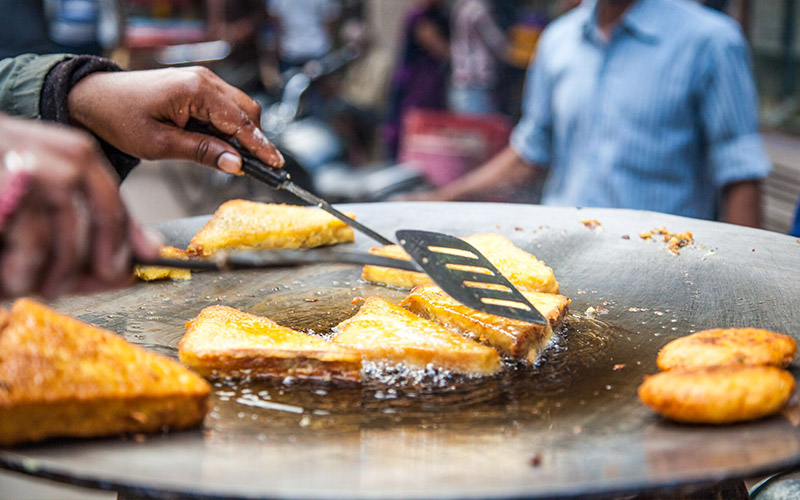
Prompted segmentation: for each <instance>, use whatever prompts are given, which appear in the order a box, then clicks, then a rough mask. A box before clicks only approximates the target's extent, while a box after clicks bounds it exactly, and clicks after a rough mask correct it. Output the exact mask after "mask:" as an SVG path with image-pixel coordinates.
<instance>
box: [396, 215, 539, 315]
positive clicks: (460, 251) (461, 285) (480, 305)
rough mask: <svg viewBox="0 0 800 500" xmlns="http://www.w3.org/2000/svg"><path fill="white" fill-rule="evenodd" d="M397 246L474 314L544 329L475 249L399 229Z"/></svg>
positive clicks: (437, 235)
mask: <svg viewBox="0 0 800 500" xmlns="http://www.w3.org/2000/svg"><path fill="white" fill-rule="evenodd" d="M395 235H396V236H397V240H398V241H399V242H400V246H402V247H403V249H404V250H405V251H406V252H407V253H408V254H409V256H411V258H412V259H413V260H414V262H416V263H417V265H419V266H420V267H421V268H422V269H423V270H424V271H425V273H426V274H427V275H428V276H429V277H430V278H431V279H432V280H433V282H434V283H436V284H437V285H439V287H441V289H442V290H444V291H445V292H446V293H447V294H448V295H450V296H451V297H452V298H453V299H455V300H457V301H458V302H460V303H462V304H464V305H465V306H467V307H471V308H472V309H476V310H478V311H482V312H486V313H489V314H495V315H497V316H503V317H505V318H511V319H518V320H520V321H526V322H528V323H534V324H537V325H541V326H545V325H547V324H548V321H547V320H546V319H545V318H544V316H542V314H541V313H540V312H539V311H537V310H536V308H535V307H533V305H531V303H530V302H528V299H526V298H525V297H524V296H523V295H522V293H520V291H519V290H517V289H516V288H514V285H512V284H511V282H509V281H508V279H506V278H505V277H504V276H503V275H502V274H500V271H498V270H497V268H496V267H495V266H494V265H493V264H492V263H491V262H489V260H488V259H487V258H486V257H484V256H483V255H482V254H481V253H480V252H479V251H478V250H476V249H475V247H473V246H472V245H470V244H469V243H467V242H466V241H464V240H461V239H459V238H456V237H455V236H450V235H447V234H443V233H434V232H431V231H416V230H410V229H403V230H400V231H397V232H396V233H395Z"/></svg>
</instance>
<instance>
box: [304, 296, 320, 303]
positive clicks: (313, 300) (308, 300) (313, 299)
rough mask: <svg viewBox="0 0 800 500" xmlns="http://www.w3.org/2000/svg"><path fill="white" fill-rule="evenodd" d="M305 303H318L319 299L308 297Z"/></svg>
mask: <svg viewBox="0 0 800 500" xmlns="http://www.w3.org/2000/svg"><path fill="white" fill-rule="evenodd" d="M305 301H306V302H319V299H318V298H315V297H310V298H308V299H305Z"/></svg>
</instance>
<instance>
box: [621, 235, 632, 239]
mask: <svg viewBox="0 0 800 500" xmlns="http://www.w3.org/2000/svg"><path fill="white" fill-rule="evenodd" d="M622 239H623V240H629V239H631V235H629V234H623V235H622Z"/></svg>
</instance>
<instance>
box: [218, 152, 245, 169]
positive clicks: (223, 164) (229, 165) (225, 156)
mask: <svg viewBox="0 0 800 500" xmlns="http://www.w3.org/2000/svg"><path fill="white" fill-rule="evenodd" d="M217 167H219V169H220V170H222V171H223V172H227V173H229V174H235V173H237V172H238V171H239V170H241V168H242V159H241V158H239V157H238V156H236V155H235V154H233V153H222V154H221V155H220V157H219V159H218V160H217Z"/></svg>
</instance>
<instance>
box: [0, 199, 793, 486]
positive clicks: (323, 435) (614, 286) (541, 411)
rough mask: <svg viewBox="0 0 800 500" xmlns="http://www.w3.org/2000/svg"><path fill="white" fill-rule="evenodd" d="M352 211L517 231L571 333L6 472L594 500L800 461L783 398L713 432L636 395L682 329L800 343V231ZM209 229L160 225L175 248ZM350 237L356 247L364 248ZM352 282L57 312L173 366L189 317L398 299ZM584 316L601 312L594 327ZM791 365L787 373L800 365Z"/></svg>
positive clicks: (64, 448) (621, 218)
mask: <svg viewBox="0 0 800 500" xmlns="http://www.w3.org/2000/svg"><path fill="white" fill-rule="evenodd" d="M346 209H347V210H348V211H352V212H355V213H356V214H358V217H359V220H361V221H363V222H364V223H366V224H367V225H369V226H372V227H375V228H376V229H377V230H378V231H380V232H382V233H386V234H392V233H393V231H394V230H395V229H399V228H419V229H430V230H435V231H444V232H449V233H452V234H456V235H468V234H472V233H476V232H498V233H501V234H504V235H506V236H508V237H510V238H511V239H513V240H514V241H515V243H516V244H517V245H519V246H520V247H522V248H524V249H526V250H528V251H530V252H532V253H534V254H535V255H537V256H538V257H539V258H541V259H543V260H544V261H545V262H546V263H547V264H548V265H550V266H551V267H552V268H553V269H554V270H555V273H556V277H557V278H558V280H559V281H560V282H561V285H562V293H563V294H565V295H567V296H568V297H570V298H572V300H573V302H572V306H571V311H572V315H571V316H570V318H569V328H567V330H566V331H563V332H561V333H560V334H559V340H558V342H557V343H556V345H555V346H554V347H553V348H551V349H550V350H549V351H548V352H547V354H546V356H545V359H544V360H543V362H542V363H541V364H540V365H539V366H538V367H536V368H535V369H532V370H516V371H514V370H510V371H508V372H506V373H505V374H504V375H502V376H499V377H497V378H493V379H488V380H483V381H469V380H454V381H449V380H446V381H441V380H438V381H436V382H437V383H436V384H433V385H426V386H408V385H406V386H387V385H383V384H381V383H378V382H368V383H366V384H365V385H364V386H363V387H328V386H319V385H306V384H298V383H292V382H291V381H286V382H285V383H284V382H270V383H245V384H241V385H225V384H217V386H215V388H214V396H213V398H212V407H213V410H212V411H211V412H210V413H209V415H208V417H207V418H206V421H205V428H204V429H203V430H202V431H201V430H196V431H186V432H179V433H170V434H165V435H159V436H148V437H147V438H146V439H144V440H142V439H138V440H137V439H132V438H128V439H121V438H109V439H97V440H83V441H81V440H56V441H50V442H46V443H43V444H38V445H31V446H27V447H21V448H16V449H13V450H4V451H0V462H2V465H3V466H5V467H7V468H11V469H15V470H21V471H24V472H27V473H30V474H34V475H39V476H44V477H51V478H56V479H59V480H65V481H69V482H73V483H77V484H84V485H90V486H97V487H103V488H112V489H121V490H127V491H134V492H138V493H147V494H151V495H159V494H164V495H169V494H176V493H177V494H183V495H187V494H193V495H199V496H226V497H228V496H231V497H270V498H367V497H370V498H371V497H378V498H439V499H441V498H483V497H496V498H509V497H529V498H544V497H571V496H572V497H575V496H586V495H595V496H603V495H612V494H621V493H625V492H635V491H644V490H651V489H654V488H663V487H667V488H676V487H685V486H692V485H700V484H707V483H709V482H713V481H719V480H722V479H725V478H737V477H752V476H755V475H758V474H764V473H768V472H771V471H776V470H779V469H781V468H785V467H788V466H790V465H793V464H796V463H799V462H800V430H798V428H797V425H798V422H800V408H798V406H797V403H796V402H795V401H794V399H793V401H792V403H791V404H790V405H789V407H788V408H787V409H786V410H785V411H784V412H783V413H782V414H781V415H779V416H775V417H772V418H768V419H764V420H760V421H756V422H751V423H747V424H740V425H730V426H722V427H713V426H698V425H692V426H689V425H678V424H673V423H670V422H667V421H665V420H662V419H660V418H658V417H656V416H655V415H653V414H651V413H650V412H649V411H648V410H646V409H645V408H644V407H643V406H642V405H641V404H640V403H639V402H638V400H637V397H636V388H637V386H638V384H639V383H640V382H641V380H642V377H643V375H645V374H648V373H654V372H655V371H656V367H655V357H656V353H657V351H658V349H659V348H660V347H661V346H663V345H664V344H665V343H667V342H668V341H670V340H672V339H674V338H677V337H679V336H682V335H685V334H687V333H689V332H691V331H694V330H700V329H704V328H711V327H720V326H732V327H736V326H738V327H743V326H755V327H763V328H769V329H773V330H777V331H782V332H785V333H788V334H791V335H793V336H794V337H795V338H797V337H798V336H800V312H799V311H800V309H798V307H797V305H798V304H799V303H800V242H798V241H797V240H796V239H794V238H790V237H787V236H783V235H778V234H774V233H768V232H764V231H758V230H751V229H745V228H740V227H734V226H730V225H724V224H718V223H711V222H705V221H697V220H692V219H685V218H681V217H674V216H667V215H662V214H655V213H650V212H636V211H626V210H606V209H585V210H580V209H574V208H549V207H538V206H521V205H502V204H372V205H351V206H347V207H346ZM581 219H597V220H599V221H600V222H601V223H602V229H596V230H591V229H587V228H586V227H584V226H583V225H582V224H581V222H580V221H581ZM204 220H205V219H204V218H195V219H186V220H180V221H174V222H172V223H168V224H165V225H163V226H162V229H163V230H165V232H166V233H167V235H168V237H169V239H170V240H171V243H174V244H177V245H185V244H186V243H187V242H188V239H189V238H190V237H191V235H192V234H193V233H194V232H195V231H196V230H197V229H198V228H199V227H200V225H202V223H203V222H204ZM657 226H666V227H667V228H668V229H670V230H672V231H677V232H682V231H685V230H690V231H692V232H693V233H694V235H695V239H696V243H695V245H693V246H692V247H688V248H685V249H683V250H682V251H681V254H680V255H673V254H672V253H671V252H669V251H668V250H667V249H666V246H665V244H664V243H663V242H657V241H644V240H642V239H640V238H639V236H638V235H639V232H640V231H645V230H649V229H651V228H654V227H657ZM624 235H627V236H628V237H629V238H623V236H624ZM357 240H358V241H357V243H356V244H355V247H357V248H359V249H366V248H368V247H370V246H372V243H371V242H370V241H368V240H365V239H364V238H362V237H361V236H360V235H359V236H358V237H357ZM359 275H360V269H358V268H356V267H353V266H345V265H336V266H330V265H328V266H308V267H303V268H295V269H282V270H271V271H246V272H236V273H231V274H224V275H223V274H219V273H205V274H195V276H194V278H193V279H192V280H191V281H189V282H175V283H172V282H161V283H140V284H137V285H136V286H134V287H132V288H129V289H126V290H121V291H117V292H111V293H105V294H100V295H93V296H86V297H71V298H67V299H64V300H61V301H59V302H57V303H55V304H54V306H55V307H56V308H57V309H58V310H60V311H62V312H64V313H67V314H71V315H74V316H76V317H78V318H81V319H83V320H86V321H89V322H92V323H94V324H96V325H99V326H102V327H105V328H108V329H110V330H112V331H115V332H118V333H120V334H122V335H124V336H125V338H127V339H128V340H130V341H132V342H134V343H137V344H140V345H143V346H145V347H146V348H149V349H152V350H155V351H158V352H161V353H164V354H166V355H168V356H172V357H176V345H177V342H178V340H179V339H180V337H181V336H182V334H183V332H184V323H185V322H186V321H187V320H189V319H191V318H193V317H194V316H195V315H196V314H197V313H198V312H199V311H200V310H201V309H202V308H203V307H206V306H208V305H211V304H226V305H230V306H233V307H237V308H240V309H243V310H246V311H250V312H253V313H256V314H263V315H266V316H269V317H271V318H273V319H275V320H276V321H277V322H279V323H282V324H284V325H287V326H290V327H294V328H298V329H304V330H309V329H311V330H314V331H316V332H325V331H329V330H330V328H331V327H332V326H333V325H335V324H336V323H338V322H339V321H341V320H343V319H344V318H346V317H348V316H350V315H351V314H353V313H354V312H355V311H356V310H357V307H358V306H357V305H353V304H351V301H352V300H353V298H355V297H358V296H368V295H379V296H382V297H384V298H387V299H389V300H393V301H399V300H401V299H402V297H403V296H404V294H403V292H401V291H398V290H391V289H388V288H384V287H378V286H373V285H369V284H365V283H361V282H359ZM306 299H309V300H306ZM314 300H315V301H314ZM589 306H594V307H597V306H601V307H603V308H605V310H607V313H605V314H601V315H598V316H596V318H595V319H591V318H588V317H586V316H585V315H584V311H585V310H586V309H587V307H589ZM600 311H601V312H602V311H603V310H602V309H601V310H600ZM615 367H616V369H615ZM791 369H792V372H793V373H794V374H795V376H797V374H798V371H797V366H794V365H793V366H792V367H791Z"/></svg>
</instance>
